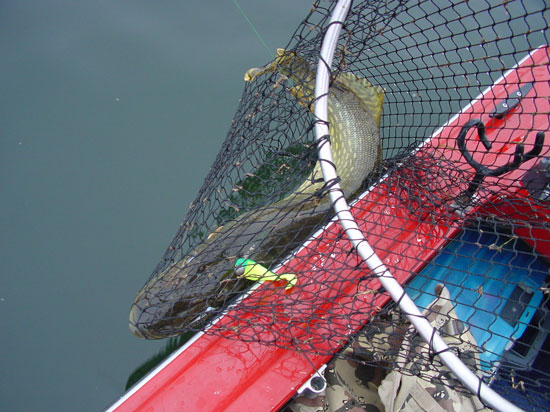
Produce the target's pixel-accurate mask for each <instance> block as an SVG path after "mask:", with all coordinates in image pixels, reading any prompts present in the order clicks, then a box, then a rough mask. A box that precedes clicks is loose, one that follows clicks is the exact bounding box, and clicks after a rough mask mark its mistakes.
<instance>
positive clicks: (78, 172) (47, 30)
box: [0, 0, 310, 412]
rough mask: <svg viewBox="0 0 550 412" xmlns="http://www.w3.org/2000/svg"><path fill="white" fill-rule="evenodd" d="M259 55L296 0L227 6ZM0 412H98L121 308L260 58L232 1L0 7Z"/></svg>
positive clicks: (163, 241)
mask: <svg viewBox="0 0 550 412" xmlns="http://www.w3.org/2000/svg"><path fill="white" fill-rule="evenodd" d="M239 3H240V5H241V7H242V8H243V10H244V11H245V12H246V13H247V14H248V17H249V18H250V20H251V21H252V22H253V23H254V24H255V25H256V27H257V29H258V31H259V32H260V34H261V35H262V36H263V38H264V40H265V42H266V43H267V45H269V47H270V48H272V49H273V50H274V49H275V48H276V47H281V46H284V45H285V44H286V42H287V41H288V39H289V38H290V36H291V34H292V32H293V31H294V29H295V28H296V27H297V25H298V23H299V22H300V21H301V19H302V18H303V17H304V16H305V15H306V14H307V12H308V11H309V8H310V2H309V1H299V2H296V1H293V0H285V1H278V2H255V1H253V0H239ZM0 51H1V56H0V75H1V81H0V88H1V91H0V173H1V175H0V176H1V180H0V193H1V202H0V229H1V232H0V233H1V235H0V270H1V276H0V331H1V332H0V333H1V335H0V336H1V342H2V344H1V346H0V347H1V349H2V351H1V354H0V364H1V365H2V379H0V410H2V411H25V412H33V411H75V410H78V411H98V410H102V409H104V408H106V407H108V406H109V404H110V403H112V402H113V401H114V400H116V399H117V398H118V396H120V394H121V393H122V391H123V389H124V385H125V383H126V379H127V378H128V375H129V374H130V373H131V372H132V371H133V370H134V369H135V368H136V367H137V366H139V365H140V364H141V363H142V362H143V361H144V360H146V359H147V358H149V357H150V356H152V355H153V354H155V353H156V352H157V351H158V350H159V349H160V348H161V347H162V346H163V345H164V342H150V341H143V340H139V339H137V338H135V337H134V336H133V335H131V334H130V332H129V330H128V327H127V316H128V310H129V306H130V303H131V302H132V299H133V298H134V295H135V293H136V292H137V291H138V290H139V288H140V287H141V286H142V284H143V283H144V281H145V280H146V278H147V277H148V275H149V274H150V272H151V271H152V269H153V268H154V266H155V265H156V263H157V262H158V260H159V259H160V257H161V255H162V253H163V252H164V250H165V248H166V247H167V246H168V243H169V242H170V240H171V238H172V236H173V234H174V233H175V231H176V229H177V227H178V225H179V223H180V222H181V220H182V219H183V216H184V214H185V212H186V210H187V208H188V205H189V203H190V202H191V200H192V199H193V198H194V196H195V194H196V191H197V190H198V189H199V187H200V186H201V184H202V179H203V178H204V177H205V175H206V173H207V171H208V169H209V167H210V164H211V162H212V161H213V159H214V157H215V155H216V154H217V151H218V148H219V147H220V145H221V142H222V141H223V139H224V137H225V134H226V132H227V129H228V127H229V124H230V121H231V119H232V117H233V114H234V111H235V109H236V107H237V103H238V99H239V97H240V94H241V91H242V88H243V84H244V83H243V80H242V79H243V74H244V72H245V71H246V70H247V69H248V68H250V67H253V66H259V65H262V64H265V63H266V62H267V61H268V60H269V59H270V56H269V55H268V53H267V51H266V50H265V49H264V47H263V46H262V43H261V42H260V41H259V40H258V39H257V38H256V36H255V34H254V32H253V31H252V29H250V27H249V26H248V24H247V23H246V20H245V19H244V17H243V16H242V15H241V14H240V12H239V10H238V9H237V8H236V7H235V5H234V4H233V2H232V1H229V0H226V1H224V2H211V1H183V0H180V1H175V0H174V1H155V2H151V1H145V0H140V1H129V0H117V1H112V0H101V1H93V2H92V1H70V0H66V1H60V0H49V1H42V0H40V1H38V0H24V1H12V2H7V1H5V2H1V3H0Z"/></svg>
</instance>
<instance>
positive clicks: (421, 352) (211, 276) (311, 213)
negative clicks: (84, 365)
mask: <svg viewBox="0 0 550 412" xmlns="http://www.w3.org/2000/svg"><path fill="white" fill-rule="evenodd" d="M333 7H334V3H333V2H329V1H318V2H316V3H315V4H314V5H313V7H312V9H311V12H310V14H309V15H308V16H307V17H306V18H305V19H304V21H303V22H302V23H301V24H300V25H299V27H298V28H297V30H296V32H295V33H294V35H293V36H292V38H291V40H290V42H289V43H288V44H287V45H286V47H285V50H284V51H283V50H281V51H279V52H278V55H277V57H276V59H275V60H274V62H276V63H267V65H266V66H265V67H263V68H259V69H255V70H252V71H250V72H249V77H248V81H247V82H246V85H245V88H244V92H243V95H242V97H241V100H240V104H239V107H238V109H237V112H236V114H235V117H234V119H233V121H232V123H231V126H230V129H229V132H228V135H227V139H226V140H225V142H224V143H223V146H222V148H221V150H220V152H219V155H218V156H217V158H216V160H215V161H214V164H213V165H212V167H211V170H210V172H209V174H208V176H207V177H206V179H205V182H204V185H203V186H202V188H201V190H200V191H199V193H198V194H197V197H196V199H195V200H194V201H193V203H192V204H191V205H190V209H189V211H188V213H187V216H186V217H185V220H184V222H183V223H182V224H181V226H180V228H179V230H178V232H177V233H176V235H175V237H174V239H173V241H172V243H171V244H170V246H169V248H168V250H167V251H166V253H165V255H164V256H163V258H162V259H161V261H160V263H159V264H158V266H157V267H156V269H155V270H154V272H153V274H152V275H151V278H150V279H149V281H148V282H147V283H146V285H145V286H144V287H143V289H142V290H141V291H140V292H139V294H138V296H137V297H136V300H135V302H134V304H133V306H132V312H131V315H130V323H131V329H132V330H133V331H134V333H136V334H137V335H138V336H141V337H145V338H163V337H169V336H177V335H181V334H183V333H185V332H189V331H194V330H203V329H205V328H206V331H207V333H212V334H220V335H223V336H225V337H228V338H231V339H240V340H245V341H250V342H260V343H263V344H270V345H277V346H279V347H283V348H290V349H293V350H294V349H298V350H300V351H303V352H305V353H310V354H312V356H313V355H316V356H333V355H336V356H339V357H347V358H352V359H353V360H354V361H355V362H359V363H360V364H362V365H370V366H372V367H376V368H382V369H383V370H384V371H385V373H389V372H391V371H396V370H397V371H400V373H402V374H404V376H405V375H411V376H416V377H420V378H422V379H425V380H426V381H431V382H441V383H442V384H446V385H449V384H450V383H449V380H448V379H447V378H445V377H444V376H443V375H442V374H441V373H439V372H438V373H436V372H434V371H441V367H440V365H438V364H437V360H436V358H434V354H433V353H431V352H430V350H429V349H428V347H427V346H426V347H424V346H422V345H421V344H418V345H416V344H415V343H414V342H415V340H416V339H417V338H418V337H417V336H416V335H415V332H414V330H412V329H411V328H410V325H409V324H408V322H407V321H406V320H405V319H404V317H403V316H402V315H401V314H400V313H399V310H397V309H396V306H395V304H394V303H392V302H391V299H390V298H389V296H388V294H387V293H386V292H385V291H384V290H383V289H382V287H381V285H380V283H379V281H378V280H377V278H376V276H375V275H374V274H373V273H372V271H371V270H370V269H369V268H368V267H367V265H366V264H365V263H364V262H363V261H362V259H361V258H360V257H359V256H358V255H357V253H356V251H355V250H354V248H353V246H352V245H351V243H350V242H349V241H348V240H347V239H346V236H345V234H344V233H343V231H342V229H341V227H340V225H339V224H338V222H337V221H335V220H334V219H333V215H332V211H331V208H330V202H329V201H328V196H327V190H328V189H329V188H330V186H331V184H332V182H330V181H329V182H327V183H325V182H323V181H322V176H321V174H320V171H319V170H318V159H317V154H316V153H317V152H316V145H315V136H314V124H315V116H314V115H313V114H312V111H311V104H312V102H313V94H312V87H313V83H312V81H313V79H314V76H315V67H316V62H317V61H318V59H319V51H320V47H321V43H322V39H323V35H324V33H325V32H326V29H327V26H328V21H329V17H330V14H331V11H332V8H333ZM548 21H549V12H548V10H547V9H546V6H545V4H544V2H535V1H534V2H502V1H478V2H462V1H460V2H452V1H438V2H424V1H422V2H417V1H407V2H405V1H368V2H355V4H353V5H352V8H351V10H350V13H349V15H348V17H347V18H346V20H345V23H344V26H343V29H342V33H341V35H340V37H339V41H338V45H337V47H336V52H335V60H334V62H333V70H332V78H331V89H330V94H329V112H330V111H332V117H330V118H329V121H330V122H331V133H330V139H331V144H332V151H333V157H334V158H335V163H336V164H337V169H338V174H339V180H340V183H341V184H342V186H343V187H344V192H345V195H346V197H347V198H348V199H349V200H350V201H351V202H352V213H353V215H354V217H355V219H356V221H357V223H358V225H359V226H360V228H361V230H362V231H363V233H364V234H365V236H366V238H367V241H368V242H369V243H370V244H371V246H372V247H373V248H374V250H375V252H376V253H377V254H378V255H379V257H380V258H381V259H382V261H383V262H384V264H385V265H386V266H387V268H388V269H389V270H390V272H391V273H392V274H393V275H394V276H395V277H396V279H398V280H399V282H400V283H402V284H403V285H404V286H406V290H407V292H408V293H409V294H410V296H411V297H412V298H413V300H414V301H415V302H416V303H417V305H418V306H419V308H420V309H421V310H425V311H426V313H427V314H429V316H432V318H433V324H434V326H435V327H436V328H437V329H439V331H440V333H441V334H442V336H443V337H444V339H445V340H446V341H447V342H448V343H449V346H451V347H452V348H454V349H453V350H456V351H457V353H460V356H461V358H463V360H464V361H465V362H466V363H468V362H469V364H470V365H471V366H472V368H473V369H474V370H475V371H476V373H477V374H478V375H480V376H484V380H485V381H486V382H488V383H490V384H491V385H492V386H493V387H494V388H497V389H498V391H499V392H500V393H502V394H504V396H505V397H507V398H509V399H511V400H512V401H514V402H515V403H517V404H519V405H520V406H522V407H524V408H526V409H536V408H540V407H544V406H541V405H545V404H547V403H548V401H549V399H548V398H549V390H548V388H549V387H550V383H549V379H550V376H549V375H548V372H547V368H546V366H545V361H547V360H548V359H549V358H550V352H549V349H550V348H549V343H548V340H547V339H546V338H547V335H548V331H549V326H550V325H549V321H547V319H548V316H547V313H548V307H549V303H548V301H549V299H548V290H549V289H548V274H549V271H548V268H549V264H548V260H547V259H549V258H550V219H549V212H550V203H549V200H550V199H549V196H550V188H549V186H548V184H549V183H550V177H549V176H550V166H549V165H550V160H549V158H548V156H549V150H548V149H549V147H550V146H549V145H550V142H548V137H547V138H546V140H545V136H544V132H547V130H548V125H549V121H550V69H549V59H550V56H549V49H547V48H546V47H541V46H543V45H545V44H547V43H548V42H549V38H548V33H547V31H546V30H547V27H548ZM537 49H538V50H537ZM535 50H536V52H534V51H535ZM530 53H533V54H532V55H530ZM529 56H531V57H529ZM349 73H352V74H353V75H352V76H350V75H348V74H349ZM362 79H368V82H365V81H363V80H362ZM382 90H383V95H384V100H383V105H382V114H381V118H380V121H378V118H377V110H378V105H377V102H378V100H377V98H378V97H379V96H380V93H381V91H382ZM349 96H352V98H349ZM377 96H378V97H377ZM348 98H349V99H350V100H346V99H348ZM331 102H332V105H331ZM354 105H355V106H354ZM346 110H349V111H352V112H353V111H354V110H355V112H354V113H358V112H359V113H360V115H359V116H358V117H357V116H355V117H353V115H349V116H348V115H347V114H346V113H347V112H346ZM342 113H343V114H342ZM458 113H460V115H458V116H457V114H458ZM341 114H342V115H341ZM340 115H341V116H340ZM339 116H340V117H339ZM354 127H355V129H353V128H354ZM347 130H354V131H357V133H362V131H364V130H368V131H369V132H368V133H364V136H363V137H362V139H363V140H364V142H363V143H362V145H359V146H353V145H351V144H350V145H348V146H346V144H347V143H346V142H345V140H346V139H348V138H349V137H350V136H353V135H354V133H355V132H354V133H348V132H347ZM540 132H542V133H540ZM364 153H366V154H364ZM361 156H363V157H361ZM354 162H355V163H358V164H360V165H359V166H358V165H357V164H354ZM260 265H261V266H260ZM283 274H284V275H283ZM277 275H278V276H277ZM442 302H444V304H442ZM221 315H224V316H222V317H220V316H221ZM429 316H428V318H429V319H431V318H430V317H429ZM438 316H439V317H438ZM213 320H216V321H215V322H214V324H212V321H213ZM464 345H466V346H467V347H465V346H464ZM406 348H408V349H406ZM468 359H469V360H468ZM445 379H447V380H445ZM453 385H454V386H455V387H456V388H459V387H460V385H458V384H454V383H453ZM457 390H458V389H457ZM474 409H475V408H474Z"/></svg>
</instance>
